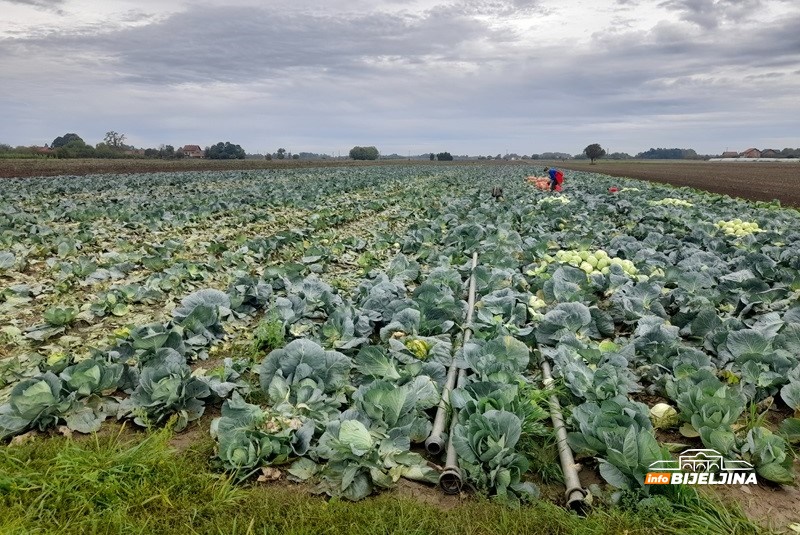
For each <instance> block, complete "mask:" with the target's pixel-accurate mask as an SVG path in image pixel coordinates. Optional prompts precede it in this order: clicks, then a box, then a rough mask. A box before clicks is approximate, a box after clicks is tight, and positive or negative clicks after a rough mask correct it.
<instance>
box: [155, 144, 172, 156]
mask: <svg viewBox="0 0 800 535" xmlns="http://www.w3.org/2000/svg"><path fill="white" fill-rule="evenodd" d="M158 154H159V156H160V157H161V158H164V159H165V160H171V159H172V158H174V157H175V147H173V146H172V145H161V147H159V149H158Z"/></svg>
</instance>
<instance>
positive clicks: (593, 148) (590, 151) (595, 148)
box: [583, 143, 606, 163]
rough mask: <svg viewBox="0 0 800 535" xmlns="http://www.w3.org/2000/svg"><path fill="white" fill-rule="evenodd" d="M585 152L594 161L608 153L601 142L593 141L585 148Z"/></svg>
mask: <svg viewBox="0 0 800 535" xmlns="http://www.w3.org/2000/svg"><path fill="white" fill-rule="evenodd" d="M583 153H584V154H585V155H586V157H587V158H589V159H590V160H591V161H592V163H594V161H595V160H597V159H598V158H602V157H603V156H605V155H606V150H605V149H604V148H603V147H601V146H600V144H599V143H592V144H591V145H589V146H588V147H586V148H585V149H583Z"/></svg>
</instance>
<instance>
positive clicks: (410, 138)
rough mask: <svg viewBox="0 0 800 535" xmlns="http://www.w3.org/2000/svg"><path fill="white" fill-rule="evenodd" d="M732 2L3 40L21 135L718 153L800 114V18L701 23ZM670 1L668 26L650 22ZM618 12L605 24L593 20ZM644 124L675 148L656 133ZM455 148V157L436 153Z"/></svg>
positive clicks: (330, 16) (390, 12)
mask: <svg viewBox="0 0 800 535" xmlns="http://www.w3.org/2000/svg"><path fill="white" fill-rule="evenodd" d="M729 3H730V2H726V1H724V0H718V1H716V2H715V1H712V0H670V1H667V2H663V1H661V0H640V1H638V2H634V1H632V0H629V1H624V2H623V1H621V0H617V1H616V3H612V2H609V3H608V4H606V6H605V8H604V9H598V10H597V11H594V12H589V11H587V10H576V9H574V8H569V7H565V5H564V4H563V3H558V4H557V3H553V2H549V1H546V0H542V1H536V2H523V1H516V0H508V1H504V0H497V1H492V0H485V1H478V2H459V1H451V2H447V3H445V2H435V1H424V2H423V1H422V0H419V1H417V2H413V3H407V2H404V3H395V2H392V1H386V0H384V1H383V2H375V3H374V7H371V8H369V9H368V8H367V6H369V5H372V4H370V3H367V2H359V1H357V0H354V3H350V4H348V9H341V8H337V7H336V6H337V4H335V3H331V2H317V3H313V2H310V3H309V4H304V6H305V7H304V8H300V7H297V8H295V9H291V10H288V9H267V8H265V7H263V4H259V5H251V6H247V5H238V6H230V7H223V6H219V5H206V4H205V3H203V2H202V1H200V2H199V3H196V4H193V7H192V8H190V9H188V10H187V11H184V12H181V13H168V12H167V13H164V14H161V15H159V16H158V17H151V16H149V15H147V14H144V13H141V12H137V13H129V12H125V13H127V15H125V13H123V12H120V13H117V15H116V16H115V18H114V19H113V20H109V21H108V22H107V23H106V22H104V21H100V22H98V23H93V25H92V26H90V27H87V28H84V29H82V30H81V32H79V33H76V32H74V31H73V30H72V29H66V30H65V31H63V32H61V33H60V34H59V33H52V32H51V33H48V34H47V35H40V36H32V37H28V38H13V39H4V40H0V70H1V71H2V72H3V73H4V87H3V88H0V97H2V98H0V114H3V115H4V116H7V117H9V121H10V122H8V123H7V124H15V125H22V127H23V128H22V130H20V131H28V130H30V131H34V130H35V129H36V128H37V127H36V120H35V119H36V118H38V117H41V119H38V120H39V121H41V122H44V121H45V119H44V118H45V117H52V119H49V120H50V121H51V122H52V123H54V124H58V125H65V127H66V128H67V129H66V130H64V131H69V130H70V129H77V126H74V124H75V123H76V122H77V124H87V125H90V128H91V129H93V131H94V130H96V131H97V132H99V134H98V135H99V136H100V137H102V133H103V132H105V131H106V130H109V129H115V130H118V131H124V132H126V133H127V134H129V139H131V141H132V142H136V140H142V141H141V142H142V143H148V141H147V140H151V141H149V144H150V145H157V144H158V143H161V142H172V143H173V144H175V143H181V144H185V143H190V142H191V143H200V144H208V143H215V142H217V141H219V140H220V138H222V137H226V136H227V137H229V138H230V140H231V141H234V142H238V143H241V144H242V145H243V146H245V147H246V148H248V150H255V149H261V150H263V146H264V145H267V146H270V145H272V144H274V145H276V147H277V146H278V144H287V145H288V144H292V145H293V146H292V149H293V150H295V151H296V150H301V149H302V150H317V149H318V150H322V149H323V148H326V149H327V148H336V146H337V145H341V144H345V145H346V144H350V146H352V145H353V144H380V145H383V146H382V147H381V149H382V150H384V149H387V150H390V151H398V152H403V153H404V152H405V150H404V147H406V146H412V145H414V144H415V143H416V144H417V145H420V147H419V148H420V150H433V149H436V150H449V151H450V152H452V153H454V154H455V153H465V152H470V151H472V152H475V153H477V152H480V153H483V154H486V153H492V154H496V153H497V152H501V151H503V150H505V148H508V149H511V150H516V151H518V152H520V151H524V152H531V151H533V150H534V148H535V146H536V144H537V143H547V144H551V145H550V146H548V147H547V148H546V149H545V148H544V147H542V148H541V149H540V150H549V149H551V150H564V149H566V150H580V148H582V147H583V146H585V145H586V144H587V143H588V142H593V141H595V140H598V139H599V140H600V141H602V139H601V136H603V135H608V136H610V139H612V140H613V141H614V144H615V145H616V147H615V150H627V151H633V152H636V151H637V150H643V149H644V148H647V147H638V144H639V143H646V144H653V145H658V146H666V145H665V143H666V142H665V141H664V142H662V141H658V139H665V138H668V136H671V135H674V136H675V137H679V134H680V133H681V132H683V134H684V136H685V141H684V142H683V145H684V146H692V145H693V146H694V148H696V149H697V150H698V151H699V152H702V151H710V150H712V148H711V147H708V146H706V147H705V148H704V147H703V146H702V145H701V144H706V145H711V144H713V143H714V141H713V140H711V141H709V139H705V138H703V137H702V136H703V134H702V133H703V132H709V131H711V130H714V129H716V130H719V131H722V130H724V127H723V126H722V125H725V124H732V123H731V121H734V119H732V117H734V116H736V115H738V116H739V117H740V118H739V119H737V120H739V121H741V122H744V121H761V123H770V122H772V123H773V124H776V125H783V124H784V122H785V121H786V120H788V119H789V118H791V117H792V116H794V117H795V118H797V113H798V111H797V110H798V108H797V103H796V102H793V101H792V99H793V98H794V97H793V95H794V93H795V91H794V88H796V86H797V84H798V81H799V80H798V78H799V77H798V73H797V72H795V71H796V70H797V68H796V65H797V64H798V62H800V35H798V32H797V31H796V28H797V27H800V13H799V12H798V10H797V9H794V10H785V11H784V13H783V14H782V16H781V17H780V18H779V19H774V18H765V19H764V21H763V22H760V23H759V22H758V21H756V17H755V15H752V16H751V15H750V14H748V13H747V12H746V10H738V9H736V8H731V10H730V11H729V13H728V15H725V16H724V17H722V21H723V22H721V23H716V24H714V23H712V22H709V21H705V20H704V19H703V18H702V16H701V15H702V14H703V13H705V12H706V9H707V8H708V7H709V6H711V5H712V4H713V5H714V6H716V7H717V8H718V9H722V8H724V7H725V6H727V5H728V4H729ZM745 3H747V4H748V5H750V6H751V8H753V9H755V8H756V7H757V4H759V5H760V4H764V6H762V7H765V6H766V7H770V6H771V7H772V9H773V10H774V9H775V6H776V5H781V6H782V7H785V5H783V4H774V3H770V2H768V1H767V0H764V1H763V2H756V1H746V2H745ZM312 4H313V5H312ZM656 4H658V5H661V6H662V7H661V8H660V11H659V10H656V11H655V12H656V13H657V15H658V16H657V17H656V16H655V15H648V17H649V18H647V20H643V19H642V16H643V15H642V13H643V12H647V13H651V12H653V11H652V10H651V9H650V8H652V7H653V6H655V5H656ZM767 4H769V5H767ZM338 5H339V6H341V4H338ZM615 5H617V6H623V7H624V20H625V24H619V20H620V19H619V18H618V17H619V16H618V15H616V14H615V13H614V10H615V7H614V6H615ZM173 7H174V6H173ZM601 16H605V17H606V19H604V20H606V21H607V22H605V23H604V24H603V25H602V26H599V25H597V24H595V25H594V26H593V24H592V21H593V19H594V18H595V17H601ZM691 18H694V19H696V20H697V21H699V22H697V23H687V22H688V20H689V19H691ZM123 19H124V20H123ZM521 20H522V21H525V22H524V24H521V23H520V21H521ZM560 20H574V21H575V24H564V25H561V24H559V22H558V21H560ZM614 21H616V22H614ZM734 21H739V22H737V23H734ZM754 21H755V22H754ZM128 22H130V24H128ZM126 24H127V26H126ZM607 24H609V25H611V26H607ZM698 24H704V25H705V26H702V25H701V26H698ZM585 28H594V30H596V31H590V32H586V31H585ZM699 28H700V29H699ZM551 30H552V31H551ZM779 106H783V107H784V109H783V111H782V112H780V113H778V112H776V111H775V108H777V107H779ZM26 111H27V115H25V112H26ZM4 112H5V113H4ZM733 112H735V113H733ZM759 115H760V117H759ZM726 121H727V123H726ZM70 124H72V125H73V126H72V127H70V126H69V125H70ZM748 124H750V123H748ZM687 125H691V126H690V127H689V128H688V129H687ZM626 127H627V128H628V130H629V131H630V132H631V133H632V134H631V135H630V136H629V137H628V140H627V141H624V140H623V136H624V132H625V128H626ZM39 128H41V127H39ZM51 128H53V127H51ZM87 128H89V127H87ZM780 128H783V126H781V127H780ZM786 128H788V127H786ZM716 130H715V131H716ZM646 132H650V135H651V136H653V137H655V138H657V139H654V140H653V141H647V142H645V141H643V140H644V139H645V138H646V135H645V133H646ZM10 133H11V134H14V135H16V134H15V133H14V132H10ZM56 133H58V132H56ZM62 133H63V132H62ZM0 134H3V136H7V135H8V134H4V133H3V131H2V129H1V128H0ZM82 135H84V134H82ZM743 135H744V134H743ZM169 136H174V137H169ZM49 137H50V138H52V137H54V135H49ZM85 137H87V138H91V136H90V135H88V134H87V135H86V136H85ZM586 137H591V138H593V139H590V140H589V141H586V142H584V141H585V138H586ZM176 138H177V139H176ZM595 138H596V139H595ZM692 139H694V140H695V142H694V143H692V142H691V140H692ZM271 140H272V141H271ZM415 140H416V141H415ZM437 140H439V142H440V143H442V144H448V143H452V145H450V146H445V147H438V148H437V147H433V146H430V145H435V144H436V142H437ZM12 141H13V140H12ZM581 143H582V144H581ZM625 143H627V145H625ZM753 143H755V141H752V142H751V143H749V144H753ZM312 144H316V145H312ZM515 144H516V145H515ZM497 145H500V146H497ZM503 145H509V146H508V147H504V146H503ZM572 145H580V146H576V147H573V148H571V147H572ZM276 147H272V150H274V148H276ZM339 148H343V149H348V150H349V147H341V146H340V147H339ZM451 149H452V150H451Z"/></svg>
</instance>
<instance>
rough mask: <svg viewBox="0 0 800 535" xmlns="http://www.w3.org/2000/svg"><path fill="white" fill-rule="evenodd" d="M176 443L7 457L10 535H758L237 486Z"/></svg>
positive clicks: (612, 513)
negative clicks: (352, 499) (349, 499)
mask: <svg viewBox="0 0 800 535" xmlns="http://www.w3.org/2000/svg"><path fill="white" fill-rule="evenodd" d="M170 439H171V433H170V431H169V430H161V431H157V432H153V433H149V434H146V435H143V434H138V433H129V432H127V431H125V430H124V428H122V430H120V432H119V433H117V434H115V435H105V436H102V437H98V436H95V437H93V438H91V439H81V440H77V441H76V440H71V439H67V438H48V439H44V440H42V439H38V438H37V439H35V440H34V441H33V442H29V443H26V444H22V445H9V446H4V447H2V450H3V455H0V533H3V534H48V533H59V534H72V533H76V534H78V533H80V534H118V533H126V534H149V533H158V534H164V535H168V534H172V533H176V534H177V533H180V534H181V535H185V534H204V535H205V534H227V535H235V534H248V535H250V534H253V535H255V534H259V535H260V534H272V533H275V534H278V533H280V534H305V533H309V534H310V533H313V534H338V533H342V534H373V533H403V534H420V535H422V534H428V533H431V534H433V533H435V534H437V535H440V534H451V533H452V534H467V535H472V534H475V535H477V534H494V533H497V534H503V535H509V534H515V533H542V534H545V533H553V534H572V533H574V534H606V533H608V534H612V533H613V534H618V533H628V534H631V535H632V534H638V533H641V534H662V533H692V534H702V533H709V534H711V533H714V534H718V533H737V534H745V533H762V532H764V531H762V530H759V528H758V527H756V526H755V525H753V524H752V523H750V522H749V521H748V520H747V519H746V518H745V517H744V516H743V514H742V513H741V511H739V510H736V509H731V508H729V507H726V506H723V505H722V504H721V503H718V502H711V501H708V500H707V499H705V498H703V499H700V498H697V497H696V495H695V494H694V493H691V496H690V497H688V498H687V499H685V500H683V501H684V503H681V504H677V505H676V504H672V503H669V502H667V501H666V500H655V501H653V500H651V501H649V502H646V503H645V504H644V505H636V506H629V507H627V508H619V507H604V508H600V507H596V508H595V509H593V510H592V511H591V512H590V513H589V514H588V515H587V516H586V517H578V516H577V515H575V514H573V513H570V512H568V511H565V510H564V509H561V508H560V507H558V506H556V505H554V504H551V503H548V502H545V501H540V502H537V503H535V504H533V505H530V506H524V507H521V508H518V509H511V508H509V507H507V506H504V505H501V504H497V503H493V502H491V501H489V500H481V499H469V500H466V501H465V502H463V503H461V504H459V505H457V506H455V507H452V508H450V509H446V510H444V509H442V508H440V507H437V506H435V505H430V504H424V503H420V502H418V501H415V500H412V499H409V498H403V497H399V496H397V495H396V494H393V493H391V492H389V493H384V494H381V495H379V496H376V497H372V498H369V499H367V500H364V501H363V502H359V503H349V502H344V501H339V500H325V499H323V498H320V497H317V496H313V495H310V494H309V493H308V492H307V488H304V487H295V486H293V485H289V484H281V483H276V484H270V485H265V486H261V485H257V486H242V487H237V486H235V485H233V484H232V483H231V482H230V481H229V480H228V479H227V478H225V477H224V476H221V475H220V474H218V473H216V472H214V471H213V470H212V469H211V468H210V467H209V461H208V459H209V456H210V455H211V450H212V447H213V445H212V443H211V441H210V439H208V440H203V441H201V442H200V443H198V444H195V445H194V446H192V447H191V448H189V450H187V451H184V452H180V453H179V452H176V451H175V450H174V449H173V448H172V447H171V446H170Z"/></svg>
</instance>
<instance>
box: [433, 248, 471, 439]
mask: <svg viewBox="0 0 800 535" xmlns="http://www.w3.org/2000/svg"><path fill="white" fill-rule="evenodd" d="M477 265H478V253H473V255H472V268H471V270H470V279H469V294H468V296H467V300H468V301H467V302H468V304H469V309H468V311H467V325H468V326H469V327H470V331H469V332H471V326H472V311H473V310H474V308H475V268H476V267H477ZM464 336H465V337H466V332H465V333H464ZM467 340H469V338H465V340H464V341H465V342H466V341H467ZM457 375H458V366H457V365H456V358H455V355H454V356H453V360H452V362H451V363H450V369H449V370H447V379H446V380H445V383H444V388H443V389H442V397H441V399H440V400H439V407H438V408H437V409H436V416H434V418H433V428H432V429H431V434H430V436H429V437H428V438H427V439H426V440H425V449H426V450H427V451H428V453H430V454H431V455H439V454H440V453H442V452H443V451H444V446H445V444H444V437H443V436H444V428H445V425H447V410H448V406H449V405H450V392H451V391H452V390H453V388H454V387H455V386H456V376H457Z"/></svg>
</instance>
